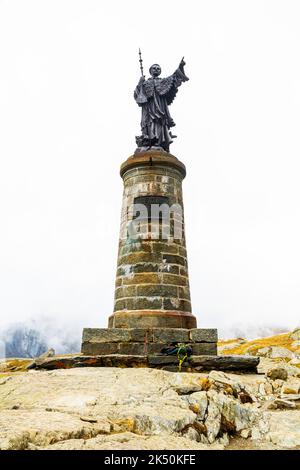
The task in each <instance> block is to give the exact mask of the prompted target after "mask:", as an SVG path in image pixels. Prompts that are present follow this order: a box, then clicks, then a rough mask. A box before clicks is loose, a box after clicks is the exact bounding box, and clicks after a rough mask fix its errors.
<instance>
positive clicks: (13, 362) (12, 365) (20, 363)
mask: <svg viewBox="0 0 300 470" xmlns="http://www.w3.org/2000/svg"><path fill="white" fill-rule="evenodd" d="M31 362H32V359H7V361H6V362H5V365H6V366H7V368H6V369H5V372H4V373H5V374H6V373H7V372H26V371H27V369H26V368H27V366H28V365H29V364H30V363H31Z"/></svg>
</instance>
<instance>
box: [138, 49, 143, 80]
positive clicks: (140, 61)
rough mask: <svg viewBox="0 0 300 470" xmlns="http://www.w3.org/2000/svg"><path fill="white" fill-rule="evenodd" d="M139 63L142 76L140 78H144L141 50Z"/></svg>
mask: <svg viewBox="0 0 300 470" xmlns="http://www.w3.org/2000/svg"><path fill="white" fill-rule="evenodd" d="M139 63H140V69H141V74H142V76H144V70H143V59H142V53H141V49H139Z"/></svg>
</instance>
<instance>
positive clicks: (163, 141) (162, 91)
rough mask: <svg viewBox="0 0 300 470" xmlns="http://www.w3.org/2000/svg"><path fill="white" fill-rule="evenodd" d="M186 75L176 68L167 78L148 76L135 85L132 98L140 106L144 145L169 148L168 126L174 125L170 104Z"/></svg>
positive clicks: (170, 140) (170, 139)
mask: <svg viewBox="0 0 300 470" xmlns="http://www.w3.org/2000/svg"><path fill="white" fill-rule="evenodd" d="M187 80H188V77H187V76H186V75H185V73H184V71H183V70H182V69H180V68H178V69H177V70H176V71H175V72H174V73H173V74H172V75H170V76H169V77H167V78H159V77H155V78H149V79H148V80H146V81H144V82H143V83H140V84H138V85H137V87H136V89H135V91H134V99H135V100H136V102H137V103H138V105H139V106H141V107H142V120H141V129H142V136H141V139H142V141H143V142H144V143H145V144H146V145H150V146H153V145H155V146H160V147H162V148H164V149H165V150H167V151H168V150H169V145H170V143H171V142H172V137H171V134H170V128H171V127H173V126H175V123H174V121H173V119H172V118H171V116H170V112H169V109H168V105H170V104H171V103H172V102H173V100H174V98H175V96H176V93H177V90H178V87H179V86H180V85H181V83H182V82H186V81H187Z"/></svg>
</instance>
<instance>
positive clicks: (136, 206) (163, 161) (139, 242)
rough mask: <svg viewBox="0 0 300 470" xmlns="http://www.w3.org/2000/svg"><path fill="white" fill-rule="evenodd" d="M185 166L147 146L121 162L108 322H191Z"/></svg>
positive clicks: (171, 324)
mask: <svg viewBox="0 0 300 470" xmlns="http://www.w3.org/2000/svg"><path fill="white" fill-rule="evenodd" d="M185 174H186V170H185V166H184V164H183V163H181V162H180V161H179V160H178V159H177V158H176V157H174V156H173V155H171V154H169V153H167V152H163V151H146V152H143V153H138V154H135V155H134V156H132V157H130V158H128V159H127V160H126V161H125V162H124V163H123V164H122V166H121V177H122V178H123V181H124V192H123V206H122V215H121V230H120V240H119V254H118V267H117V276H116V289H115V303H114V313H113V315H112V316H111V317H110V318H109V327H110V328H152V327H154V328H187V329H191V328H196V326H197V325H196V318H195V317H194V316H193V315H192V306H191V299H190V289H189V278H188V264H187V252H186V243H185V227H184V215H183V197H182V180H183V179H184V177H185Z"/></svg>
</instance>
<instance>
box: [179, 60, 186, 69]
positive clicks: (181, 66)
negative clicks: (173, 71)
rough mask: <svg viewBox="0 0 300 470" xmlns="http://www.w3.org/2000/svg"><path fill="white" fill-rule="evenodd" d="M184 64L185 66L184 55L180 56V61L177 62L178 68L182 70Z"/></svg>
mask: <svg viewBox="0 0 300 470" xmlns="http://www.w3.org/2000/svg"><path fill="white" fill-rule="evenodd" d="M184 66H185V61H184V57H182V59H181V62H180V64H179V68H180V70H182V71H183V69H184Z"/></svg>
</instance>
